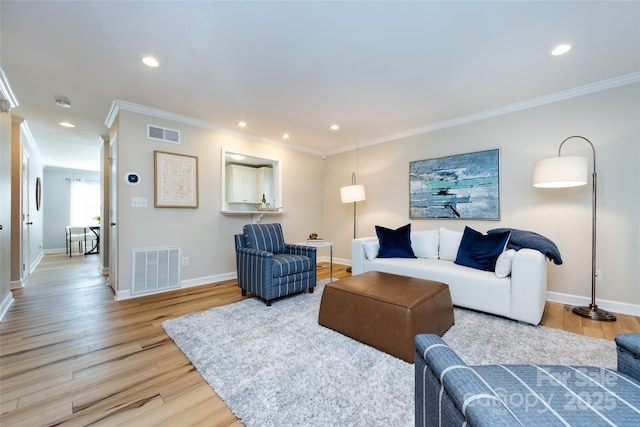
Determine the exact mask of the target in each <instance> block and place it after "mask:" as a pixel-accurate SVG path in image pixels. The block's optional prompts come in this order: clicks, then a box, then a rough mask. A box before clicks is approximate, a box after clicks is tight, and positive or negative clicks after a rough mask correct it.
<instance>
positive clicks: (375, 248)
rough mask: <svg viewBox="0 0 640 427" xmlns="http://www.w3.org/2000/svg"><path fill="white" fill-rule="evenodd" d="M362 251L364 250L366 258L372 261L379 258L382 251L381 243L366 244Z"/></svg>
mask: <svg viewBox="0 0 640 427" xmlns="http://www.w3.org/2000/svg"><path fill="white" fill-rule="evenodd" d="M362 249H364V256H366V257H367V259H368V260H369V261H371V260H373V259H375V258H376V257H377V256H378V252H379V251H380V243H378V242H375V243H365V244H363V245H362Z"/></svg>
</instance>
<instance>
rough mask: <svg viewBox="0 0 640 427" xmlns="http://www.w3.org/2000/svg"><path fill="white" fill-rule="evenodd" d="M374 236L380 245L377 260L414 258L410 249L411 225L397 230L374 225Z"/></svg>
mask: <svg viewBox="0 0 640 427" xmlns="http://www.w3.org/2000/svg"><path fill="white" fill-rule="evenodd" d="M376 234H377V235H378V242H379V243H380V250H379V251H378V258H415V257H416V256H415V255H414V253H413V249H412V248H411V224H410V223H409V224H407V225H404V226H402V227H400V228H398V229H397V230H391V229H390V228H385V227H381V226H379V225H376Z"/></svg>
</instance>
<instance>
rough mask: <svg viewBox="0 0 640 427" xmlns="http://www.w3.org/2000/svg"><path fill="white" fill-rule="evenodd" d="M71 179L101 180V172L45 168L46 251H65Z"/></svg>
mask: <svg viewBox="0 0 640 427" xmlns="http://www.w3.org/2000/svg"><path fill="white" fill-rule="evenodd" d="M71 179H81V180H84V181H86V182H100V172H95V171H83V170H78V169H64V168H50V167H48V168H45V169H44V178H43V182H42V209H43V212H44V230H43V245H44V251H45V253H52V252H64V251H65V248H66V244H65V229H64V228H65V227H66V226H67V225H71V224H70V223H69V221H70V218H71Z"/></svg>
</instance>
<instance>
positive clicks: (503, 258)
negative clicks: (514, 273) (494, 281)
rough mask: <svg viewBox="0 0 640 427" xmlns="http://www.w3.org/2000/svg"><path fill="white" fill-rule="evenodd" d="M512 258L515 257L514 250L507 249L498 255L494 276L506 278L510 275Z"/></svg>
mask: <svg viewBox="0 0 640 427" xmlns="http://www.w3.org/2000/svg"><path fill="white" fill-rule="evenodd" d="M514 256H516V250H515V249H507V250H506V251H504V252H502V253H501V254H500V256H499V257H498V260H497V261H496V270H495V272H496V276H498V277H507V276H510V275H511V265H512V264H513V257H514Z"/></svg>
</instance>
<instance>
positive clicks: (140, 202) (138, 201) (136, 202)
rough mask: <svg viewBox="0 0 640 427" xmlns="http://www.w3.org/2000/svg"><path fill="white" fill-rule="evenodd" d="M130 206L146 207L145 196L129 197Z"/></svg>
mask: <svg viewBox="0 0 640 427" xmlns="http://www.w3.org/2000/svg"><path fill="white" fill-rule="evenodd" d="M131 207H132V208H146V207H147V198H146V197H132V198H131Z"/></svg>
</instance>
